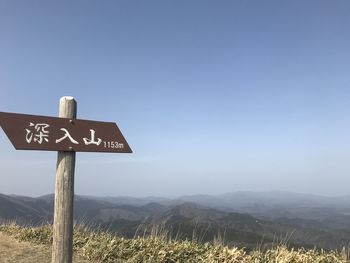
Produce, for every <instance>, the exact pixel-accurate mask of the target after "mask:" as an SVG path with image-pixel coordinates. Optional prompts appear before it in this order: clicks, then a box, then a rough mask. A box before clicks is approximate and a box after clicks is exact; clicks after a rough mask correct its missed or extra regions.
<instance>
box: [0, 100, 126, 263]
mask: <svg viewBox="0 0 350 263" xmlns="http://www.w3.org/2000/svg"><path fill="white" fill-rule="evenodd" d="M76 114H77V103H76V101H75V99H74V98H73V97H62V98H61V99H60V108H59V118H56V117H46V116H37V115H27V114H17V113H7V112H0V126H1V127H2V128H3V130H4V131H5V133H6V135H7V137H8V138H9V139H10V141H11V143H12V144H13V146H14V147H15V148H16V149H17V150H47V151H58V156H57V168H56V184H55V209H54V210H55V211H54V223H53V243H52V263H71V262H72V245H73V203H74V170H75V152H114V153H132V150H131V148H130V147H129V145H128V143H127V141H126V140H125V138H124V136H123V135H122V133H121V132H120V130H119V128H118V127H117V125H116V124H115V123H112V122H99V121H89V120H79V119H76Z"/></svg>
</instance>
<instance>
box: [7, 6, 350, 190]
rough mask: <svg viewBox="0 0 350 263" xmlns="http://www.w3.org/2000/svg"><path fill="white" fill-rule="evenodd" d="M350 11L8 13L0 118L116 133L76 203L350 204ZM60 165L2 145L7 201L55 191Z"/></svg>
mask: <svg viewBox="0 0 350 263" xmlns="http://www.w3.org/2000/svg"><path fill="white" fill-rule="evenodd" d="M349 14H350V2H349V1H347V0H343V1H341V0H334V1H324V0H310V1H304V0H293V1H292V0H290V1H280V0H276V1H260V0H256V1H243V0H240V1H239V0H236V1H207V0H200V1H199V0H197V1H194V0H193V1H192V0H189V1H170V0H169V1H164V0H158V1H152V0H151V1H129V0H128V1H16V0H1V1H0V91H1V95H0V111H8V112H20V113H28V114H38V115H50V116H56V115H57V114H58V101H59V99H60V97H62V96H65V95H70V96H74V97H75V98H76V100H77V101H78V117H79V118H82V119H94V120H104V121H115V122H117V124H118V126H119V128H120V129H121V131H122V132H123V134H124V136H125V137H126V139H127V140H128V142H129V144H130V146H131V147H132V149H133V150H134V153H133V154H131V155H130V154H101V153H79V154H77V167H76V184H75V189H76V193H78V194H89V195H131V196H147V195H158V196H178V195H183V194H195V193H203V194H219V193H225V192H232V191H238V190H247V191H272V190H288V191H296V192H305V193H316V194H324V195H341V194H350V188H349V185H350V165H349V164H350V74H349V71H350V15H349ZM55 165H56V153H55V152H34V151H16V150H14V148H13V147H12V145H11V144H10V142H9V140H8V139H7V138H6V136H5V134H4V133H3V131H0V181H1V183H0V193H6V194H9V193H13V194H23V195H34V196H37V195H41V194H46V193H51V192H53V191H54V173H55Z"/></svg>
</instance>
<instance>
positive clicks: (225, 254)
mask: <svg viewBox="0 0 350 263" xmlns="http://www.w3.org/2000/svg"><path fill="white" fill-rule="evenodd" d="M0 231H2V232H5V233H7V234H9V235H12V236H13V237H15V238H16V239H17V240H21V241H30V242H32V243H35V244H46V245H47V244H50V243H51V241H52V231H51V226H49V225H46V226H42V227H39V228H30V227H19V226H17V225H14V224H12V225H11V224H10V225H3V226H0ZM74 250H75V251H76V252H78V253H79V254H81V255H82V256H84V257H85V258H86V259H88V260H90V262H91V261H96V262H129V263H136V262H137V263H144V262H149V263H151V262H152V263H153V262H154V263H157V262H167V263H168V262H169V263H170V262H189V263H191V262H193V263H200V262H203V263H204V262H205V263H219V262H225V263H236V262H242V263H345V262H347V260H346V259H345V258H344V257H343V256H342V255H341V253H338V252H335V251H322V250H320V251H318V250H305V249H297V250H294V249H290V250H289V249H287V248H286V246H283V245H279V246H276V248H274V249H269V250H266V251H259V250H255V251H252V252H249V253H248V252H246V251H245V250H243V249H238V248H228V247H226V246H223V245H220V244H217V245H211V244H208V243H207V244H198V243H194V242H190V241H176V240H173V239H169V238H164V236H163V237H162V236H161V235H159V233H158V236H149V237H138V238H134V239H125V238H121V237H117V236H113V235H110V234H108V233H105V232H96V231H92V230H91V229H87V228H84V227H81V226H77V227H75V232H74ZM26 262H29V261H26ZM39 262H41V261H36V263H39ZM42 262H45V261H42Z"/></svg>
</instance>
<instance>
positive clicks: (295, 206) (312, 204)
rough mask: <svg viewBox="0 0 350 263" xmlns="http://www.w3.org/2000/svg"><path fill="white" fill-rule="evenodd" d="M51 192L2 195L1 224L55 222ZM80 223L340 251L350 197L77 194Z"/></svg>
mask: <svg viewBox="0 0 350 263" xmlns="http://www.w3.org/2000/svg"><path fill="white" fill-rule="evenodd" d="M53 201H54V196H53V195H46V196H41V197H36V198H33V197H24V196H14V195H3V194H1V195H0V219H1V220H2V221H3V222H13V221H15V222H16V223H17V224H22V225H33V226H38V225H41V224H45V223H52V215H53ZM74 214H75V221H76V222H78V223H79V224H85V225H87V226H88V227H90V228H94V229H95V228H96V229H102V230H104V231H108V232H110V233H115V234H118V235H119V236H124V237H128V238H134V237H143V236H148V235H159V236H166V238H167V239H175V240H191V241H196V242H199V243H206V242H210V243H220V244H224V245H228V246H230V247H240V248H243V247H244V248H246V249H248V250H253V249H256V248H270V247H272V246H274V245H276V244H284V245H287V246H289V247H295V248H299V247H304V248H315V247H316V248H319V249H326V250H333V249H335V250H342V249H343V248H344V247H345V248H347V247H348V246H349V244H350V197H348V196H344V197H323V196H314V195H306V194H296V193H289V192H266V193H254V192H235V193H229V194H224V195H218V196H209V195H193V196H183V197H179V198H176V199H167V198H158V197H147V198H133V197H94V196H80V195H77V196H75V204H74Z"/></svg>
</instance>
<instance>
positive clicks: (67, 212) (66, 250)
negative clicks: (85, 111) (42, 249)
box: [52, 97, 77, 263]
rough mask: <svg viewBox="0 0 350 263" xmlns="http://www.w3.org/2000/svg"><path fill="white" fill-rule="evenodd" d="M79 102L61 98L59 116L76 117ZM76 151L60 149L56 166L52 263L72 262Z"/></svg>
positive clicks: (71, 98)
mask: <svg viewBox="0 0 350 263" xmlns="http://www.w3.org/2000/svg"><path fill="white" fill-rule="evenodd" d="M76 115H77V103H76V101H75V99H74V98H73V97H62V98H61V99H60V110H59V117H61V118H71V119H75V118H76ZM74 169H75V152H74V151H72V152H63V151H59V152H58V156H57V166H56V186H55V208H54V210H55V211H54V222H53V243H52V263H71V262H72V254H73V203H74Z"/></svg>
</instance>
